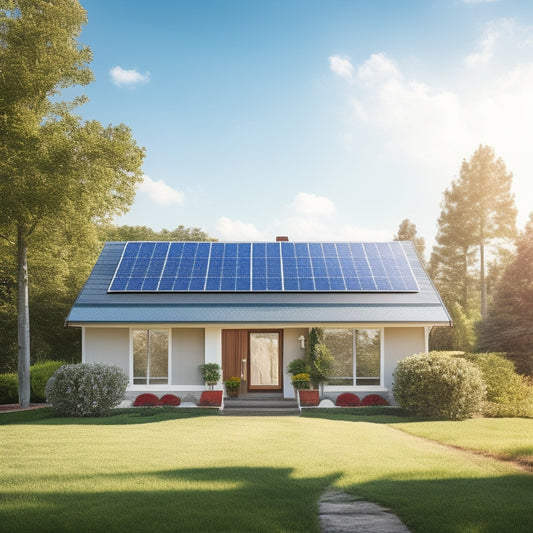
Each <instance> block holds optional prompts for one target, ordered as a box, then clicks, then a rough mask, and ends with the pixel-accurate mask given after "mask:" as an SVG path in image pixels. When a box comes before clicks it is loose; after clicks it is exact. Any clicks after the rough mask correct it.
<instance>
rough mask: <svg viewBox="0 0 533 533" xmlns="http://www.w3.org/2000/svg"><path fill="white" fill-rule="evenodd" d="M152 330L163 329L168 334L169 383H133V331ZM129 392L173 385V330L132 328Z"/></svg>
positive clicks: (155, 327)
mask: <svg viewBox="0 0 533 533" xmlns="http://www.w3.org/2000/svg"><path fill="white" fill-rule="evenodd" d="M150 329H161V330H165V331H166V332H167V333H168V354H167V363H168V364H167V371H168V383H158V384H156V385H153V384H147V385H140V384H138V383H135V384H134V383H133V331H134V330H150ZM129 356H130V357H129V359H130V364H129V367H130V368H129V387H128V389H129V390H159V389H163V388H166V387H169V386H171V385H172V329H171V328H161V327H157V326H152V327H135V328H130V345H129Z"/></svg>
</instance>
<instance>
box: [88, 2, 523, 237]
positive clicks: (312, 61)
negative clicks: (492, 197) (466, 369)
mask: <svg viewBox="0 0 533 533" xmlns="http://www.w3.org/2000/svg"><path fill="white" fill-rule="evenodd" d="M80 3H81V4H82V5H83V7H84V8H85V9H86V10H87V13H88V24H87V25H86V26H85V27H84V29H83V32H82V35H81V37H80V41H81V42H82V43H83V44H85V45H88V46H89V47H90V48H91V49H92V51H93V56H94V59H93V62H92V63H91V68H92V70H93V72H94V74H95V81H94V82H93V83H91V84H90V85H88V86H87V87H83V88H81V89H80V90H79V91H78V92H80V93H82V94H86V95H87V96H88V97H89V103H88V104H86V105H84V106H83V107H82V108H80V113H81V114H82V116H83V117H84V118H86V119H96V120H99V121H100V122H102V123H103V124H106V125H107V124H110V123H111V124H119V123H125V124H126V125H128V126H129V127H130V128H131V129H132V132H133V135H134V137H135V139H136V140H137V142H138V144H139V145H141V146H144V147H145V148H146V158H145V162H144V166H143V172H144V181H143V183H142V184H141V185H140V186H139V187H138V190H137V194H136V198H135V203H134V205H133V206H132V208H131V210H130V211H129V212H128V213H127V214H126V215H124V216H121V217H120V218H117V219H116V220H115V222H116V223H117V224H128V225H144V226H149V227H152V228H153V229H155V230H158V231H159V230H161V229H163V228H167V229H173V228H175V227H177V226H178V225H184V226H188V227H200V228H202V229H203V230H204V231H206V232H207V233H208V234H209V235H211V236H213V237H216V238H218V239H220V240H232V241H241V240H269V241H270V240H274V239H275V237H276V236H277V235H287V236H289V238H290V240H293V241H298V240H314V241H320V240H336V241H344V240H352V241H367V240H378V241H383V240H385V241H386V240H391V239H392V237H393V235H394V234H395V233H396V232H397V231H398V226H399V224H400V223H401V221H402V220H403V219H405V218H409V219H410V220H411V221H412V222H414V223H415V224H416V226H417V229H418V233H419V235H421V236H422V237H424V238H425V240H426V243H427V245H428V247H431V245H432V244H433V243H434V238H435V234H436V232H437V229H438V227H437V220H438V217H439V213H440V204H441V201H442V198H443V192H444V190H445V189H446V188H447V187H449V186H450V184H451V181H452V180H453V179H456V178H458V176H459V171H460V167H461V163H462V161H463V159H466V160H468V159H470V157H471V156H472V154H473V153H474V151H475V150H476V149H477V147H478V146H479V145H480V144H487V145H489V146H492V147H493V148H494V150H495V153H496V155H497V157H501V158H502V159H503V161H504V162H505V164H506V167H507V170H508V171H510V172H512V173H513V192H514V194H515V196H516V205H517V208H518V211H519V215H518V224H519V227H520V228H522V227H523V226H524V224H525V221H526V220H527V217H528V215H529V213H530V212H531V211H533V175H532V169H533V149H532V141H533V2H531V1H530V0H499V1H498V0H491V1H488V0H424V1H409V0H404V1H401V2H400V1H397V0H390V1H388V0H379V1H370V0H365V1H363V0H351V1H347V0H328V1H327V2H326V1H323V0H316V1H314V0H305V1H300V0H269V1H266V0H263V1H259V0H246V1H233V0H190V1H189V0H188V1H185V0H183V1H181V0H175V1H171V0H167V1H162V0H151V1H150V2H146V1H142V2H141V1H138V0H127V1H126V0H114V1H112V2H109V1H107V0H81V2H80Z"/></svg>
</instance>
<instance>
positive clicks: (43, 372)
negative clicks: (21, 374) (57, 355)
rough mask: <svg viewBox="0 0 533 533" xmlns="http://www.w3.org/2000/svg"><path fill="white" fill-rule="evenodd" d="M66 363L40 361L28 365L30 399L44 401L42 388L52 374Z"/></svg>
mask: <svg viewBox="0 0 533 533" xmlns="http://www.w3.org/2000/svg"><path fill="white" fill-rule="evenodd" d="M64 364H66V363H65V362H64V361H42V362H39V363H35V364H34V365H33V366H32V367H30V384H31V401H32V402H44V401H46V394H45V392H44V389H45V387H46V384H47V383H48V380H49V379H50V378H51V377H52V374H53V373H54V372H55V371H56V370H57V369H58V368H60V367H62V366H63V365H64Z"/></svg>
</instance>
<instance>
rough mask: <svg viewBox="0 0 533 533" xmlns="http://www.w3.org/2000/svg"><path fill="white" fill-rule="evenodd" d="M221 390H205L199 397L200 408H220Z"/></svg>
mask: <svg viewBox="0 0 533 533" xmlns="http://www.w3.org/2000/svg"><path fill="white" fill-rule="evenodd" d="M222 393H223V391H221V390H206V391H204V392H202V396H200V403H199V404H198V405H200V407H220V406H221V405H222Z"/></svg>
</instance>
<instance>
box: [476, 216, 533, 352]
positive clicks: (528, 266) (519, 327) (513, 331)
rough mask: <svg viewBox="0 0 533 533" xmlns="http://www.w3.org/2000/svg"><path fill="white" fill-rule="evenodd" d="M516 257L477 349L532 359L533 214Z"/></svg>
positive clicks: (481, 329)
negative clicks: (511, 353)
mask: <svg viewBox="0 0 533 533" xmlns="http://www.w3.org/2000/svg"><path fill="white" fill-rule="evenodd" d="M516 247H517V250H516V256H515V258H514V260H513V261H512V262H511V263H510V264H509V266H508V267H507V269H506V270H505V272H504V274H503V276H502V277H501V279H500V281H499V283H498V284H497V288H496V294H495V295H494V300H493V302H492V305H491V307H490V309H489V314H488V316H487V318H486V319H484V320H483V321H482V322H481V323H480V325H479V330H478V349H479V350H480V351H487V352H492V351H494V352H515V353H521V354H527V355H528V357H529V358H533V213H532V214H530V216H529V221H528V222H527V224H526V227H525V229H524V232H523V233H522V234H521V235H520V237H519V238H518V240H517V243H516Z"/></svg>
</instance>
